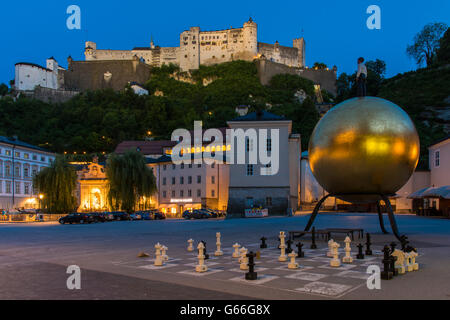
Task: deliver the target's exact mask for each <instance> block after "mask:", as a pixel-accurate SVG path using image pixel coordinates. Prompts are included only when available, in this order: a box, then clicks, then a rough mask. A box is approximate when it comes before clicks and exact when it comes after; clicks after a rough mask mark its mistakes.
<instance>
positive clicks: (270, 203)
mask: <svg viewBox="0 0 450 320" xmlns="http://www.w3.org/2000/svg"><path fill="white" fill-rule="evenodd" d="M271 205H272V197H267V198H266V206H268V207H270V206H271Z"/></svg>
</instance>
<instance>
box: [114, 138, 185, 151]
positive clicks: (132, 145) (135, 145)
mask: <svg viewBox="0 0 450 320" xmlns="http://www.w3.org/2000/svg"><path fill="white" fill-rule="evenodd" d="M176 144H177V142H176V141H170V140H150V141H147V140H145V141H122V142H121V143H119V144H118V145H117V147H116V150H114V152H115V153H125V152H126V151H128V150H130V149H131V150H138V151H140V152H141V153H142V154H144V155H150V154H161V155H162V154H164V148H171V147H173V146H175V145H176Z"/></svg>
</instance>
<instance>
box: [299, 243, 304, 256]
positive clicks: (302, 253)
mask: <svg viewBox="0 0 450 320" xmlns="http://www.w3.org/2000/svg"><path fill="white" fill-rule="evenodd" d="M302 247H303V243H301V242H299V243H297V250H298V253H297V258H303V257H304V256H305V253H304V252H303V251H302Z"/></svg>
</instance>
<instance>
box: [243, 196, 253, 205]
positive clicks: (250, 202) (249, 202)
mask: <svg viewBox="0 0 450 320" xmlns="http://www.w3.org/2000/svg"><path fill="white" fill-rule="evenodd" d="M245 207H246V208H253V198H252V197H247V198H246V199H245Z"/></svg>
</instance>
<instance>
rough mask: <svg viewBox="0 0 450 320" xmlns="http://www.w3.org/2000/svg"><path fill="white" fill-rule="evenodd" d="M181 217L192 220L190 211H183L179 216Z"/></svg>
mask: <svg viewBox="0 0 450 320" xmlns="http://www.w3.org/2000/svg"><path fill="white" fill-rule="evenodd" d="M181 217H182V218H183V219H191V218H192V211H191V210H186V211H184V212H183V214H182V215H181Z"/></svg>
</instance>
